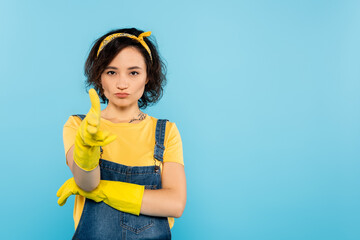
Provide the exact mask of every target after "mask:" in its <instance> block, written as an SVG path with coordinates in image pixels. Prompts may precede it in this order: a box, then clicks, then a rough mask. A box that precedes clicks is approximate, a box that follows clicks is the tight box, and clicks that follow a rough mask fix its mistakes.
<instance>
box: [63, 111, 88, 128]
mask: <svg viewBox="0 0 360 240" xmlns="http://www.w3.org/2000/svg"><path fill="white" fill-rule="evenodd" d="M80 115H82V114H74V115H70V116H69V118H68V120H67V121H66V122H65V125H64V127H72V128H77V127H78V126H79V125H80V123H81V121H82V118H81V116H80ZM84 116H85V115H84Z"/></svg>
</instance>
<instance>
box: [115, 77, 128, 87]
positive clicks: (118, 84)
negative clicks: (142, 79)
mask: <svg viewBox="0 0 360 240" xmlns="http://www.w3.org/2000/svg"><path fill="white" fill-rule="evenodd" d="M128 86H129V82H128V80H127V78H126V77H125V76H120V77H119V78H118V79H117V80H116V87H117V88H118V89H125V88H128Z"/></svg>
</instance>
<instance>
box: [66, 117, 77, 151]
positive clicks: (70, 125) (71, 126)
mask: <svg viewBox="0 0 360 240" xmlns="http://www.w3.org/2000/svg"><path fill="white" fill-rule="evenodd" d="M80 123H81V119H80V118H78V117H75V116H70V117H69V119H68V120H67V121H66V123H65V125H64V128H63V141H64V150H65V156H66V154H67V152H68V151H69V149H70V148H71V146H72V145H74V143H75V135H76V131H77V129H78V127H79V126H80Z"/></svg>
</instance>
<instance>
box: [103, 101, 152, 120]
mask: <svg viewBox="0 0 360 240" xmlns="http://www.w3.org/2000/svg"><path fill="white" fill-rule="evenodd" d="M145 115H146V114H144V113H143V112H141V111H140V109H139V107H138V106H137V105H136V106H127V107H118V106H114V105H112V104H108V106H107V107H106V108H105V109H104V110H102V111H101V117H102V118H104V119H106V120H109V121H111V122H114V123H137V122H139V121H141V120H143V119H144V118H145Z"/></svg>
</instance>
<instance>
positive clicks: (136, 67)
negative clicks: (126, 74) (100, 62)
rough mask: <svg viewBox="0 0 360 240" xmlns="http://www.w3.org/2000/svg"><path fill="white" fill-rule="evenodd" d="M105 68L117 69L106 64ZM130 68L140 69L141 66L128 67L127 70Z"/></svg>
mask: <svg viewBox="0 0 360 240" xmlns="http://www.w3.org/2000/svg"><path fill="white" fill-rule="evenodd" d="M105 69H115V70H117V69H118V68H117V67H113V66H107V67H106V68H105ZM132 69H142V68H141V67H139V66H133V67H128V70H132Z"/></svg>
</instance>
